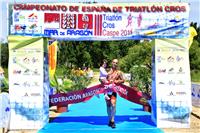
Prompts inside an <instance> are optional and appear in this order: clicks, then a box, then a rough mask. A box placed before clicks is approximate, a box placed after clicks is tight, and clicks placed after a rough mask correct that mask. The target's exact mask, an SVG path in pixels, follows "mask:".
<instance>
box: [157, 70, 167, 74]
mask: <svg viewBox="0 0 200 133" xmlns="http://www.w3.org/2000/svg"><path fill="white" fill-rule="evenodd" d="M165 72H166V69H158V73H165Z"/></svg>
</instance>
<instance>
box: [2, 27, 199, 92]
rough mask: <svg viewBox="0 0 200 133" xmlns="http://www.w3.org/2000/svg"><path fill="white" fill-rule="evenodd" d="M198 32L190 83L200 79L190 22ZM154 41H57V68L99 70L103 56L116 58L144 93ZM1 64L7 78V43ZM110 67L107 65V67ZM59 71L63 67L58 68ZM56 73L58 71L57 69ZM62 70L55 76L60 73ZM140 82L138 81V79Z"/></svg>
mask: <svg viewBox="0 0 200 133" xmlns="http://www.w3.org/2000/svg"><path fill="white" fill-rule="evenodd" d="M190 25H191V26H193V27H194V28H195V29H196V31H197V33H198V35H197V36H196V37H194V41H193V44H192V45H191V48H190V51H189V52H190V53H189V56H190V68H191V77H192V81H193V82H200V56H199V55H200V27H199V26H198V25H197V23H191V24H190ZM152 45H153V41H148V40H143V41H138V40H123V41H59V43H58V57H57V58H58V59H57V61H58V62H57V68H68V69H78V68H81V69H82V68H84V67H90V68H92V69H98V68H99V67H100V62H101V61H102V60H103V59H107V60H108V64H111V63H110V62H111V60H112V59H114V58H117V59H119V62H120V63H119V66H120V69H121V70H122V71H123V72H125V73H131V74H132V79H131V82H130V85H135V84H138V85H139V86H141V87H140V88H141V89H143V91H144V92H148V89H145V88H149V86H150V84H151V55H152V53H151V52H152ZM0 48H1V53H0V54H1V58H0V59H1V60H0V61H1V66H2V67H3V68H4V70H5V77H6V78H8V74H7V68H8V57H9V55H8V54H9V53H8V43H2V44H1V45H0ZM108 67H110V66H108ZM58 71H62V70H58ZM58 73H59V72H58ZM62 74H63V73H62V72H60V74H58V76H62ZM138 81H139V82H138Z"/></svg>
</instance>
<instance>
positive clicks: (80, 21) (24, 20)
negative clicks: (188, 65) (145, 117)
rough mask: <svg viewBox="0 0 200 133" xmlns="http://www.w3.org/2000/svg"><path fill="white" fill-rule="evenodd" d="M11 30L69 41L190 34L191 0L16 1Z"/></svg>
mask: <svg viewBox="0 0 200 133" xmlns="http://www.w3.org/2000/svg"><path fill="white" fill-rule="evenodd" d="M11 7H12V10H13V12H12V22H11V23H12V24H11V25H10V33H11V34H14V35H28V36H43V37H53V38H57V39H66V40H125V39H144V38H183V37H188V28H189V21H188V17H189V6H188V4H187V3H111V4H108V3H106V4H105V3H104V4H100V3H97V4H81V3H63V4H62V3H54V4H35V3H34V4H33V3H32V4H31V3H27V4H14V5H12V6H11Z"/></svg>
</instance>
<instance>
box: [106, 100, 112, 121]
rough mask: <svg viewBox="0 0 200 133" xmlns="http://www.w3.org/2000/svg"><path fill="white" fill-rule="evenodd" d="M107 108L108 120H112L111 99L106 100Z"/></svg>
mask: <svg viewBox="0 0 200 133" xmlns="http://www.w3.org/2000/svg"><path fill="white" fill-rule="evenodd" d="M106 108H107V114H108V120H109V122H110V120H111V103H110V100H106Z"/></svg>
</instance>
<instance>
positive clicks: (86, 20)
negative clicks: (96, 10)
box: [78, 14, 100, 29]
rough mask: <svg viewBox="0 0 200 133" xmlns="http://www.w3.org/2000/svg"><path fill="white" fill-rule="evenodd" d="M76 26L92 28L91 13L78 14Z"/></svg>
mask: <svg viewBox="0 0 200 133" xmlns="http://www.w3.org/2000/svg"><path fill="white" fill-rule="evenodd" d="M99 22H100V20H99ZM78 28H79V29H93V16H92V14H78Z"/></svg>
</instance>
